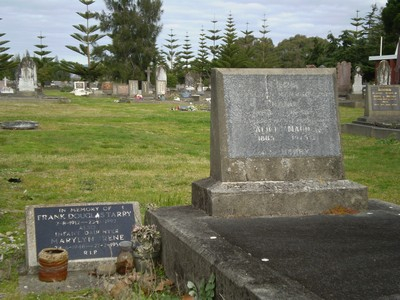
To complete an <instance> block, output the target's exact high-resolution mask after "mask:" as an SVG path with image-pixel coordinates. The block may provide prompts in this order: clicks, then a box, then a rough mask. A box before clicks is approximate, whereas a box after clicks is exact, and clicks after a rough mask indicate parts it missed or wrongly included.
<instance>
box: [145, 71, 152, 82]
mask: <svg viewBox="0 0 400 300" xmlns="http://www.w3.org/2000/svg"><path fill="white" fill-rule="evenodd" d="M146 74H147V82H148V83H149V84H150V75H151V69H150V67H147V69H146Z"/></svg>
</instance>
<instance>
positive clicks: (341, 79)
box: [336, 61, 351, 96]
mask: <svg viewBox="0 0 400 300" xmlns="http://www.w3.org/2000/svg"><path fill="white" fill-rule="evenodd" d="M336 70H337V86H338V93H339V96H347V95H348V94H349V93H350V92H351V63H350V62H346V61H342V62H340V63H337V66H336Z"/></svg>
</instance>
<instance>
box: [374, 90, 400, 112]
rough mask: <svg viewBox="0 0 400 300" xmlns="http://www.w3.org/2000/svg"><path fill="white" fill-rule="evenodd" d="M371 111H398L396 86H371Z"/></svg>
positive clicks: (398, 101)
mask: <svg viewBox="0 0 400 300" xmlns="http://www.w3.org/2000/svg"><path fill="white" fill-rule="evenodd" d="M370 95H371V105H372V107H371V108H372V110H375V111H381V110H400V97H399V87H398V86H371V94H370Z"/></svg>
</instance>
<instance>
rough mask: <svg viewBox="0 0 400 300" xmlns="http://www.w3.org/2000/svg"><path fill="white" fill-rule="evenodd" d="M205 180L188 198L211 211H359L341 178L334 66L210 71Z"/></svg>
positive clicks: (360, 189)
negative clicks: (207, 171) (339, 207)
mask: <svg viewBox="0 0 400 300" xmlns="http://www.w3.org/2000/svg"><path fill="white" fill-rule="evenodd" d="M212 93H213V94H212V101H211V157H210V168H211V170H210V173H211V176H210V177H209V178H206V179H203V180H200V181H197V182H194V183H193V185H192V203H193V205H194V206H195V207H198V208H201V209H204V210H205V211H206V212H207V213H209V214H210V215H216V216H256V215H281V214H284V215H299V214H315V213H320V212H322V211H324V210H327V209H329V208H332V207H334V206H337V205H342V206H346V207H351V208H356V209H363V208H366V206H367V200H368V199H367V198H368V197H367V188H366V187H364V186H361V185H358V184H356V183H352V182H349V181H347V180H345V179H344V171H343V162H342V155H341V147H340V134H339V122H338V114H337V103H336V71H335V69H214V70H213V73H212Z"/></svg>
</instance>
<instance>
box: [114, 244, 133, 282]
mask: <svg viewBox="0 0 400 300" xmlns="http://www.w3.org/2000/svg"><path fill="white" fill-rule="evenodd" d="M119 247H120V253H119V254H118V257H117V264H116V270H117V273H118V274H121V275H125V274H127V273H130V272H132V270H133V266H134V261H133V255H132V242H130V241H123V242H120V243H119Z"/></svg>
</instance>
